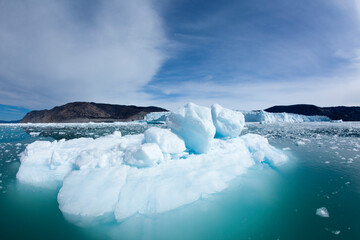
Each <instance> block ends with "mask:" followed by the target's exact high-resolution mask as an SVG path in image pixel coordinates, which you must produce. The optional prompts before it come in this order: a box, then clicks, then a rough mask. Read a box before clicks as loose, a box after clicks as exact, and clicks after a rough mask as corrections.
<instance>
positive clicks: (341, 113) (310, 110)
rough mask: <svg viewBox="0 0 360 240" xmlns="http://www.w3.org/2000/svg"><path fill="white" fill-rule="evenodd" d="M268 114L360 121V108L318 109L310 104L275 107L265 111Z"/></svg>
mask: <svg viewBox="0 0 360 240" xmlns="http://www.w3.org/2000/svg"><path fill="white" fill-rule="evenodd" d="M265 111H266V112H272V113H281V112H286V113H296V114H302V115H306V116H314V115H319V116H327V117H329V118H330V119H331V120H340V119H342V120H343V121H360V107H343V106H340V107H318V106H315V105H308V104H297V105H289V106H274V107H271V108H268V109H265Z"/></svg>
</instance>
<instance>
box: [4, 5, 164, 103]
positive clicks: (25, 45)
mask: <svg viewBox="0 0 360 240" xmlns="http://www.w3.org/2000/svg"><path fill="white" fill-rule="evenodd" d="M0 42H1V44H0V102H1V103H3V104H10V105H21V106H27V107H30V108H42V107H49V106H53V105H55V104H60V103H65V102H67V101H74V100H90V101H98V102H111V103H128V104H129V103H135V104H136V103H138V104H144V103H146V99H147V98H148V95H147V94H144V93H139V89H141V87H142V86H144V85H145V84H146V83H148V82H149V81H150V80H151V78H152V77H153V75H154V74H155V73H156V72H157V70H158V69H159V67H160V66H161V65H162V63H163V61H164V57H165V54H164V51H163V50H162V47H163V46H164V45H165V44H166V38H165V35H164V32H163V26H162V20H161V19H160V18H159V16H158V14H157V12H156V11H155V10H154V7H153V5H152V2H151V1H148V0H132V1H96V0H91V1H76V2H75V3H74V1H55V0H39V1H30V0H25V1H10V0H9V1H1V2H0Z"/></svg>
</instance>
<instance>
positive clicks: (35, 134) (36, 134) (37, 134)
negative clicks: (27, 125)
mask: <svg viewBox="0 0 360 240" xmlns="http://www.w3.org/2000/svg"><path fill="white" fill-rule="evenodd" d="M29 134H30V135H31V136H33V137H36V136H39V135H40V132H31V133H29Z"/></svg>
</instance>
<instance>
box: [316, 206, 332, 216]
mask: <svg viewBox="0 0 360 240" xmlns="http://www.w3.org/2000/svg"><path fill="white" fill-rule="evenodd" d="M316 215H318V216H320V217H326V218H328V217H330V215H329V212H328V210H327V209H326V207H321V208H318V209H316Z"/></svg>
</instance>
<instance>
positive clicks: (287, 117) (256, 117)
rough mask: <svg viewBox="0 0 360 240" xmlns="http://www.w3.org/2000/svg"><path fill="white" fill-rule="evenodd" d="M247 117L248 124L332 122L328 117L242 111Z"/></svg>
mask: <svg viewBox="0 0 360 240" xmlns="http://www.w3.org/2000/svg"><path fill="white" fill-rule="evenodd" d="M241 112H242V113H243V114H244V116H245V121H246V122H260V123H278V122H287V123H301V122H330V121H331V119H330V118H328V117H326V116H305V115H300V114H293V113H269V112H265V111H263V110H260V111H241Z"/></svg>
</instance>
